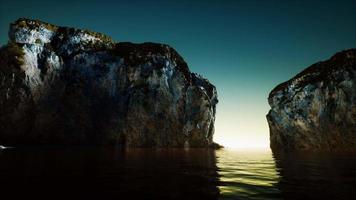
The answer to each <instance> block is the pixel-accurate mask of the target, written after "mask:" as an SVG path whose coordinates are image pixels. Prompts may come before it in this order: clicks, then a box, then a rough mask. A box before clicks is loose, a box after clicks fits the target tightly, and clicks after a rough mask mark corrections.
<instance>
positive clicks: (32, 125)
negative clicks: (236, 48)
mask: <svg viewBox="0 0 356 200" xmlns="http://www.w3.org/2000/svg"><path fill="white" fill-rule="evenodd" d="M9 37H10V41H9V43H8V45H6V46H4V47H2V48H1V50H0V94H1V95H0V113H1V115H0V130H1V131H0V144H3V145H19V144H120V145H126V146H132V147H151V146H171V147H183V146H187V145H189V146H192V147H207V146H210V145H213V141H212V137H213V133H214V120H215V106H216V104H217V102H218V100H217V92H216V88H215V87H214V85H212V84H211V83H209V81H208V80H207V79H204V78H202V77H201V76H200V75H197V74H194V73H191V72H190V70H189V68H188V66H187V64H186V62H185V61H184V60H183V58H182V57H181V56H180V55H179V54H178V53H177V52H176V51H175V50H174V49H173V48H171V47H169V46H168V45H164V44H154V43H143V44H133V43H128V42H119V43H115V42H113V41H112V40H111V39H110V38H109V37H107V36H105V35H103V34H99V33H95V32H91V31H87V30H79V29H74V28H67V27H57V26H54V25H51V24H48V23H44V22H40V21H37V20H29V19H19V20H17V21H16V22H14V23H13V24H11V25H10V30H9Z"/></svg>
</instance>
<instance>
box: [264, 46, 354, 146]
mask: <svg viewBox="0 0 356 200" xmlns="http://www.w3.org/2000/svg"><path fill="white" fill-rule="evenodd" d="M268 102H269V104H270V106H271V110H270V111H269V113H268V115H267V120H268V123H269V127H270V142H271V143H270V144H271V148H272V150H356V49H350V50H347V51H343V52H340V53H337V54H336V55H334V56H333V57H331V58H330V59H329V60H327V61H324V62H319V63H316V64H314V65H312V66H310V67H308V68H307V69H305V70H304V71H302V72H301V73H299V74H298V75H296V76H295V77H294V78H292V79H291V80H289V81H287V82H285V83H282V84H280V85H278V86H277V87H276V88H274V89H273V90H272V92H271V93H270V95H269V97H268Z"/></svg>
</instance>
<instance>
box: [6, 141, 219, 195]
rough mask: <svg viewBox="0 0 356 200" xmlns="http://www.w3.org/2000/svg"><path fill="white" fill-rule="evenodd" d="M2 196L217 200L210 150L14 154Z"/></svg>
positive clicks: (8, 152)
mask: <svg viewBox="0 0 356 200" xmlns="http://www.w3.org/2000/svg"><path fill="white" fill-rule="evenodd" d="M0 177H1V178H0V179H1V182H0V184H1V186H0V191H1V195H2V196H3V197H4V196H11V197H12V199H16V197H26V198H31V197H36V198H37V199H39V198H40V199H75V198H77V199H93V198H98V199H217V198H218V194H219V191H218V188H217V187H216V185H217V172H216V159H215V151H214V150H207V149H191V150H183V149H113V148H89V147H88V148H86V147H78V148H13V149H7V150H6V151H0Z"/></svg>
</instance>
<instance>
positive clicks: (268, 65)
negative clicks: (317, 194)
mask: <svg viewBox="0 0 356 200" xmlns="http://www.w3.org/2000/svg"><path fill="white" fill-rule="evenodd" d="M355 10H356V1H351V0H350V1H347V0H338V1H326V0H325V1H322V0H315V1H303V0H302V1H277V0H275V1H268V0H266V1H254V0H250V1H247V0H246V1H238V0H235V1H233V0H220V1H217V0H216V1H215V0H214V1H213V0H205V1H202V0H196V1H187V0H181V1H168V0H166V1H164V0H154V1H149V0H146V1H138V0H130V1H105V0H101V1H94V0H78V1H67V0H64V1H49V0H47V1H44V0H31V1H28V0H27V1H25V0H22V1H21V0H18V1H16V0H13V1H4V0H0V44H6V42H7V40H8V39H7V31H8V25H9V23H10V22H12V21H14V20H16V19H17V18H20V17H26V18H33V19H40V20H43V21H47V22H49V23H53V24H57V25H62V26H72V27H77V28H86V29H91V30H93V31H97V32H102V33H105V34H107V35H109V36H111V37H112V38H113V39H115V40H116V41H118V42H120V41H131V42H146V41H151V42H159V43H166V44H169V45H171V46H172V47H174V48H175V49H176V50H177V51H178V52H179V53H180V54H181V55H182V56H183V57H184V58H185V60H186V62H187V63H188V64H189V66H190V69H191V70H192V71H194V72H197V73H200V74H202V75H203V76H205V77H207V78H208V79H209V80H210V81H211V82H212V83H213V84H215V85H216V86H217V89H218V93H219V99H220V103H219V105H218V109H217V121H216V134H215V140H216V141H218V142H220V143H222V144H225V145H227V146H239V147H257V146H267V145H268V134H269V131H268V125H267V122H266V119H265V115H266V113H267V112H268V110H269V106H268V103H267V96H268V93H269V92H270V90H271V89H273V87H274V86H276V85H277V84H278V83H281V82H283V81H286V80H288V79H289V78H291V77H292V76H293V75H295V74H296V73H298V72H299V71H301V70H302V69H304V68H305V67H307V66H309V65H311V64H313V63H315V62H318V61H321V60H325V59H327V58H329V57H330V56H332V55H333V54H334V53H336V52H338V51H341V50H344V49H349V48H355V47H356V12H355Z"/></svg>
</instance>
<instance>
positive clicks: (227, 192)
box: [216, 149, 281, 199]
mask: <svg viewBox="0 0 356 200" xmlns="http://www.w3.org/2000/svg"><path fill="white" fill-rule="evenodd" d="M216 156H217V167H218V173H219V176H220V184H219V186H218V188H219V190H220V194H221V198H220V199H231V198H236V197H241V198H247V199H280V198H281V197H280V191H279V190H278V188H277V187H276V184H277V183H278V180H279V175H278V172H277V170H276V165H275V161H274V159H273V156H272V152H271V151H270V150H267V149H264V150H219V151H217V152H216Z"/></svg>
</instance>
